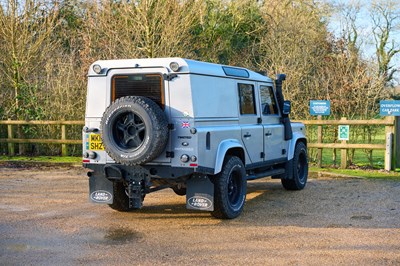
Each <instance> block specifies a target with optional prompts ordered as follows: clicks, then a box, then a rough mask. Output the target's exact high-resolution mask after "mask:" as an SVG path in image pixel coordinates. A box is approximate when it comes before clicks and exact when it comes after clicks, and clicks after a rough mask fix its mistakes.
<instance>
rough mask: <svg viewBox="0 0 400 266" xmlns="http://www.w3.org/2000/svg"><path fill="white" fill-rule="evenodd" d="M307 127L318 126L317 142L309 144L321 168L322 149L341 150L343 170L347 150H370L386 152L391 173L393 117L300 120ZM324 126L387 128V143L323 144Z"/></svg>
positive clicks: (386, 161)
mask: <svg viewBox="0 0 400 266" xmlns="http://www.w3.org/2000/svg"><path fill="white" fill-rule="evenodd" d="M297 122H302V123H304V124H305V125H306V126H307V125H317V126H318V128H317V142H314V143H308V147H309V148H317V149H318V155H317V164H318V166H319V167H320V166H321V164H322V149H323V148H330V149H340V150H341V153H340V157H341V165H340V167H341V168H343V169H344V168H347V149H368V150H385V170H388V171H390V170H391V169H392V168H394V167H392V162H393V161H392V157H393V155H394V153H393V146H394V145H393V140H394V137H393V135H394V133H395V119H394V117H392V116H387V117H386V118H385V119H384V120H381V119H372V120H347V118H346V117H342V118H341V119H340V120H321V117H318V120H298V121H297ZM324 125H334V126H335V125H336V126H339V125H349V126H352V125H353V126H355V125H356V126H385V143H384V144H370V143H368V144H365V143H364V144H357V143H347V141H346V140H342V141H341V142H340V143H323V136H322V126H324ZM399 133H400V132H399Z"/></svg>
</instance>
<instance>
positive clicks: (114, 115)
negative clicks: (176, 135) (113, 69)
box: [100, 96, 168, 165]
mask: <svg viewBox="0 0 400 266" xmlns="http://www.w3.org/2000/svg"><path fill="white" fill-rule="evenodd" d="M100 128H101V138H102V141H103V144H104V148H105V150H106V152H107V153H108V155H109V156H110V157H111V158H112V159H113V160H114V161H115V162H117V163H121V164H124V165H139V164H144V163H147V162H150V161H152V160H154V159H155V158H157V157H158V156H159V155H160V154H161V152H163V151H164V149H165V147H166V145H167V142H168V121H167V118H166V116H165V114H164V112H163V110H161V108H160V107H159V106H158V105H157V104H156V103H155V102H153V101H152V100H150V99H149V98H146V97H139V96H126V97H122V98H119V99H117V100H116V101H115V102H113V103H112V104H111V105H110V106H109V107H107V109H106V110H105V112H104V114H103V117H102V119H101V123H100Z"/></svg>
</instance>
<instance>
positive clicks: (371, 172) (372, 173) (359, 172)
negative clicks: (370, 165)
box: [310, 167, 400, 181]
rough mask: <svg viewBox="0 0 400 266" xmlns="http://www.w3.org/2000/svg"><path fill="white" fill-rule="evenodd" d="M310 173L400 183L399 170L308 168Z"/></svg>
mask: <svg viewBox="0 0 400 266" xmlns="http://www.w3.org/2000/svg"><path fill="white" fill-rule="evenodd" d="M310 172H320V173H333V174H338V175H346V176H354V177H363V178H368V179H389V180H398V181H400V169H399V168H398V169H396V170H395V171H390V172H386V171H384V170H377V169H336V168H318V167H310Z"/></svg>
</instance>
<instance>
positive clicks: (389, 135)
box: [385, 116, 395, 171]
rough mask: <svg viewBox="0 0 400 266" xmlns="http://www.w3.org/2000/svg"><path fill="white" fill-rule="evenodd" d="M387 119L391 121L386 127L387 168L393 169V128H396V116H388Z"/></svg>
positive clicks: (388, 169) (387, 169)
mask: <svg viewBox="0 0 400 266" xmlns="http://www.w3.org/2000/svg"><path fill="white" fill-rule="evenodd" d="M385 120H386V121H387V122H388V123H390V124H391V125H390V126H386V127H385V140H386V149H385V170H386V171H390V170H392V155H393V129H394V124H395V123H394V117H393V116H387V117H386V118H385Z"/></svg>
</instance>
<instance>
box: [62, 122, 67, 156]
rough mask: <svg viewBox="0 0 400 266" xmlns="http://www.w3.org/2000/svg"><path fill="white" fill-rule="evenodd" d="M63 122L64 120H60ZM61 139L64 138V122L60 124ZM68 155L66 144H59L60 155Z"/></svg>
mask: <svg viewBox="0 0 400 266" xmlns="http://www.w3.org/2000/svg"><path fill="white" fill-rule="evenodd" d="M62 122H64V120H62ZM61 140H66V132H65V124H61ZM67 155H68V148H67V144H61V156H67Z"/></svg>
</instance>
